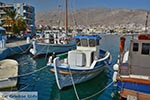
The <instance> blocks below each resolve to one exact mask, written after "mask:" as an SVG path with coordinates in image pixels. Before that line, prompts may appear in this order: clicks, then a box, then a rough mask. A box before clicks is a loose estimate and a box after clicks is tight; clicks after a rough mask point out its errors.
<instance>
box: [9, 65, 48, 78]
mask: <svg viewBox="0 0 150 100" xmlns="http://www.w3.org/2000/svg"><path fill="white" fill-rule="evenodd" d="M47 67H48V66H44V67H42V68H39V69H37V70H34V71H32V72H29V73H25V74H22V75H18V76H14V77H9V78H10V79H11V78H17V77H24V76H27V75H31V74H34V73H36V72H39V71H41V70H43V69H45V68H47Z"/></svg>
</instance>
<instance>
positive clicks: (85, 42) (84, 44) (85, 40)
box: [81, 39, 88, 47]
mask: <svg viewBox="0 0 150 100" xmlns="http://www.w3.org/2000/svg"><path fill="white" fill-rule="evenodd" d="M81 45H82V46H83V47H88V41H87V39H81Z"/></svg>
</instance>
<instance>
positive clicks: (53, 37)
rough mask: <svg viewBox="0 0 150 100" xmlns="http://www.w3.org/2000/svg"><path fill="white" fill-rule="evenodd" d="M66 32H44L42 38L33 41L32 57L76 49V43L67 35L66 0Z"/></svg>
mask: <svg viewBox="0 0 150 100" xmlns="http://www.w3.org/2000/svg"><path fill="white" fill-rule="evenodd" d="M65 27H66V32H65V33H64V32H60V30H52V31H51V32H45V33H44V36H43V37H42V38H39V39H36V40H34V41H33V48H31V49H30V52H31V53H32V54H33V55H35V56H36V55H42V54H48V53H53V52H55V53H62V52H67V51H69V50H72V49H75V48H76V43H75V41H74V40H73V38H72V36H71V35H68V33H69V32H68V0H66V25H65Z"/></svg>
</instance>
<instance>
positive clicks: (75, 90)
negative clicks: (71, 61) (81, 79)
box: [68, 66, 80, 100]
mask: <svg viewBox="0 0 150 100" xmlns="http://www.w3.org/2000/svg"><path fill="white" fill-rule="evenodd" d="M68 68H69V73H70V76H71V82H72V85H73V89H74V92H75V95H76V97H77V100H80V98H79V95H78V92H77V89H76V86H75V83H74V80H73V77H72V73H71V70H70V66H69V67H68Z"/></svg>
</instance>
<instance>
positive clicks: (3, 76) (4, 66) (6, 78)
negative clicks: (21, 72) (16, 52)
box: [0, 59, 18, 89]
mask: <svg viewBox="0 0 150 100" xmlns="http://www.w3.org/2000/svg"><path fill="white" fill-rule="evenodd" d="M17 75H18V62H17V61H16V60H12V59H4V60H1V61H0V89H1V88H10V87H15V86H16V84H17V78H11V77H15V76H17Z"/></svg>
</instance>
